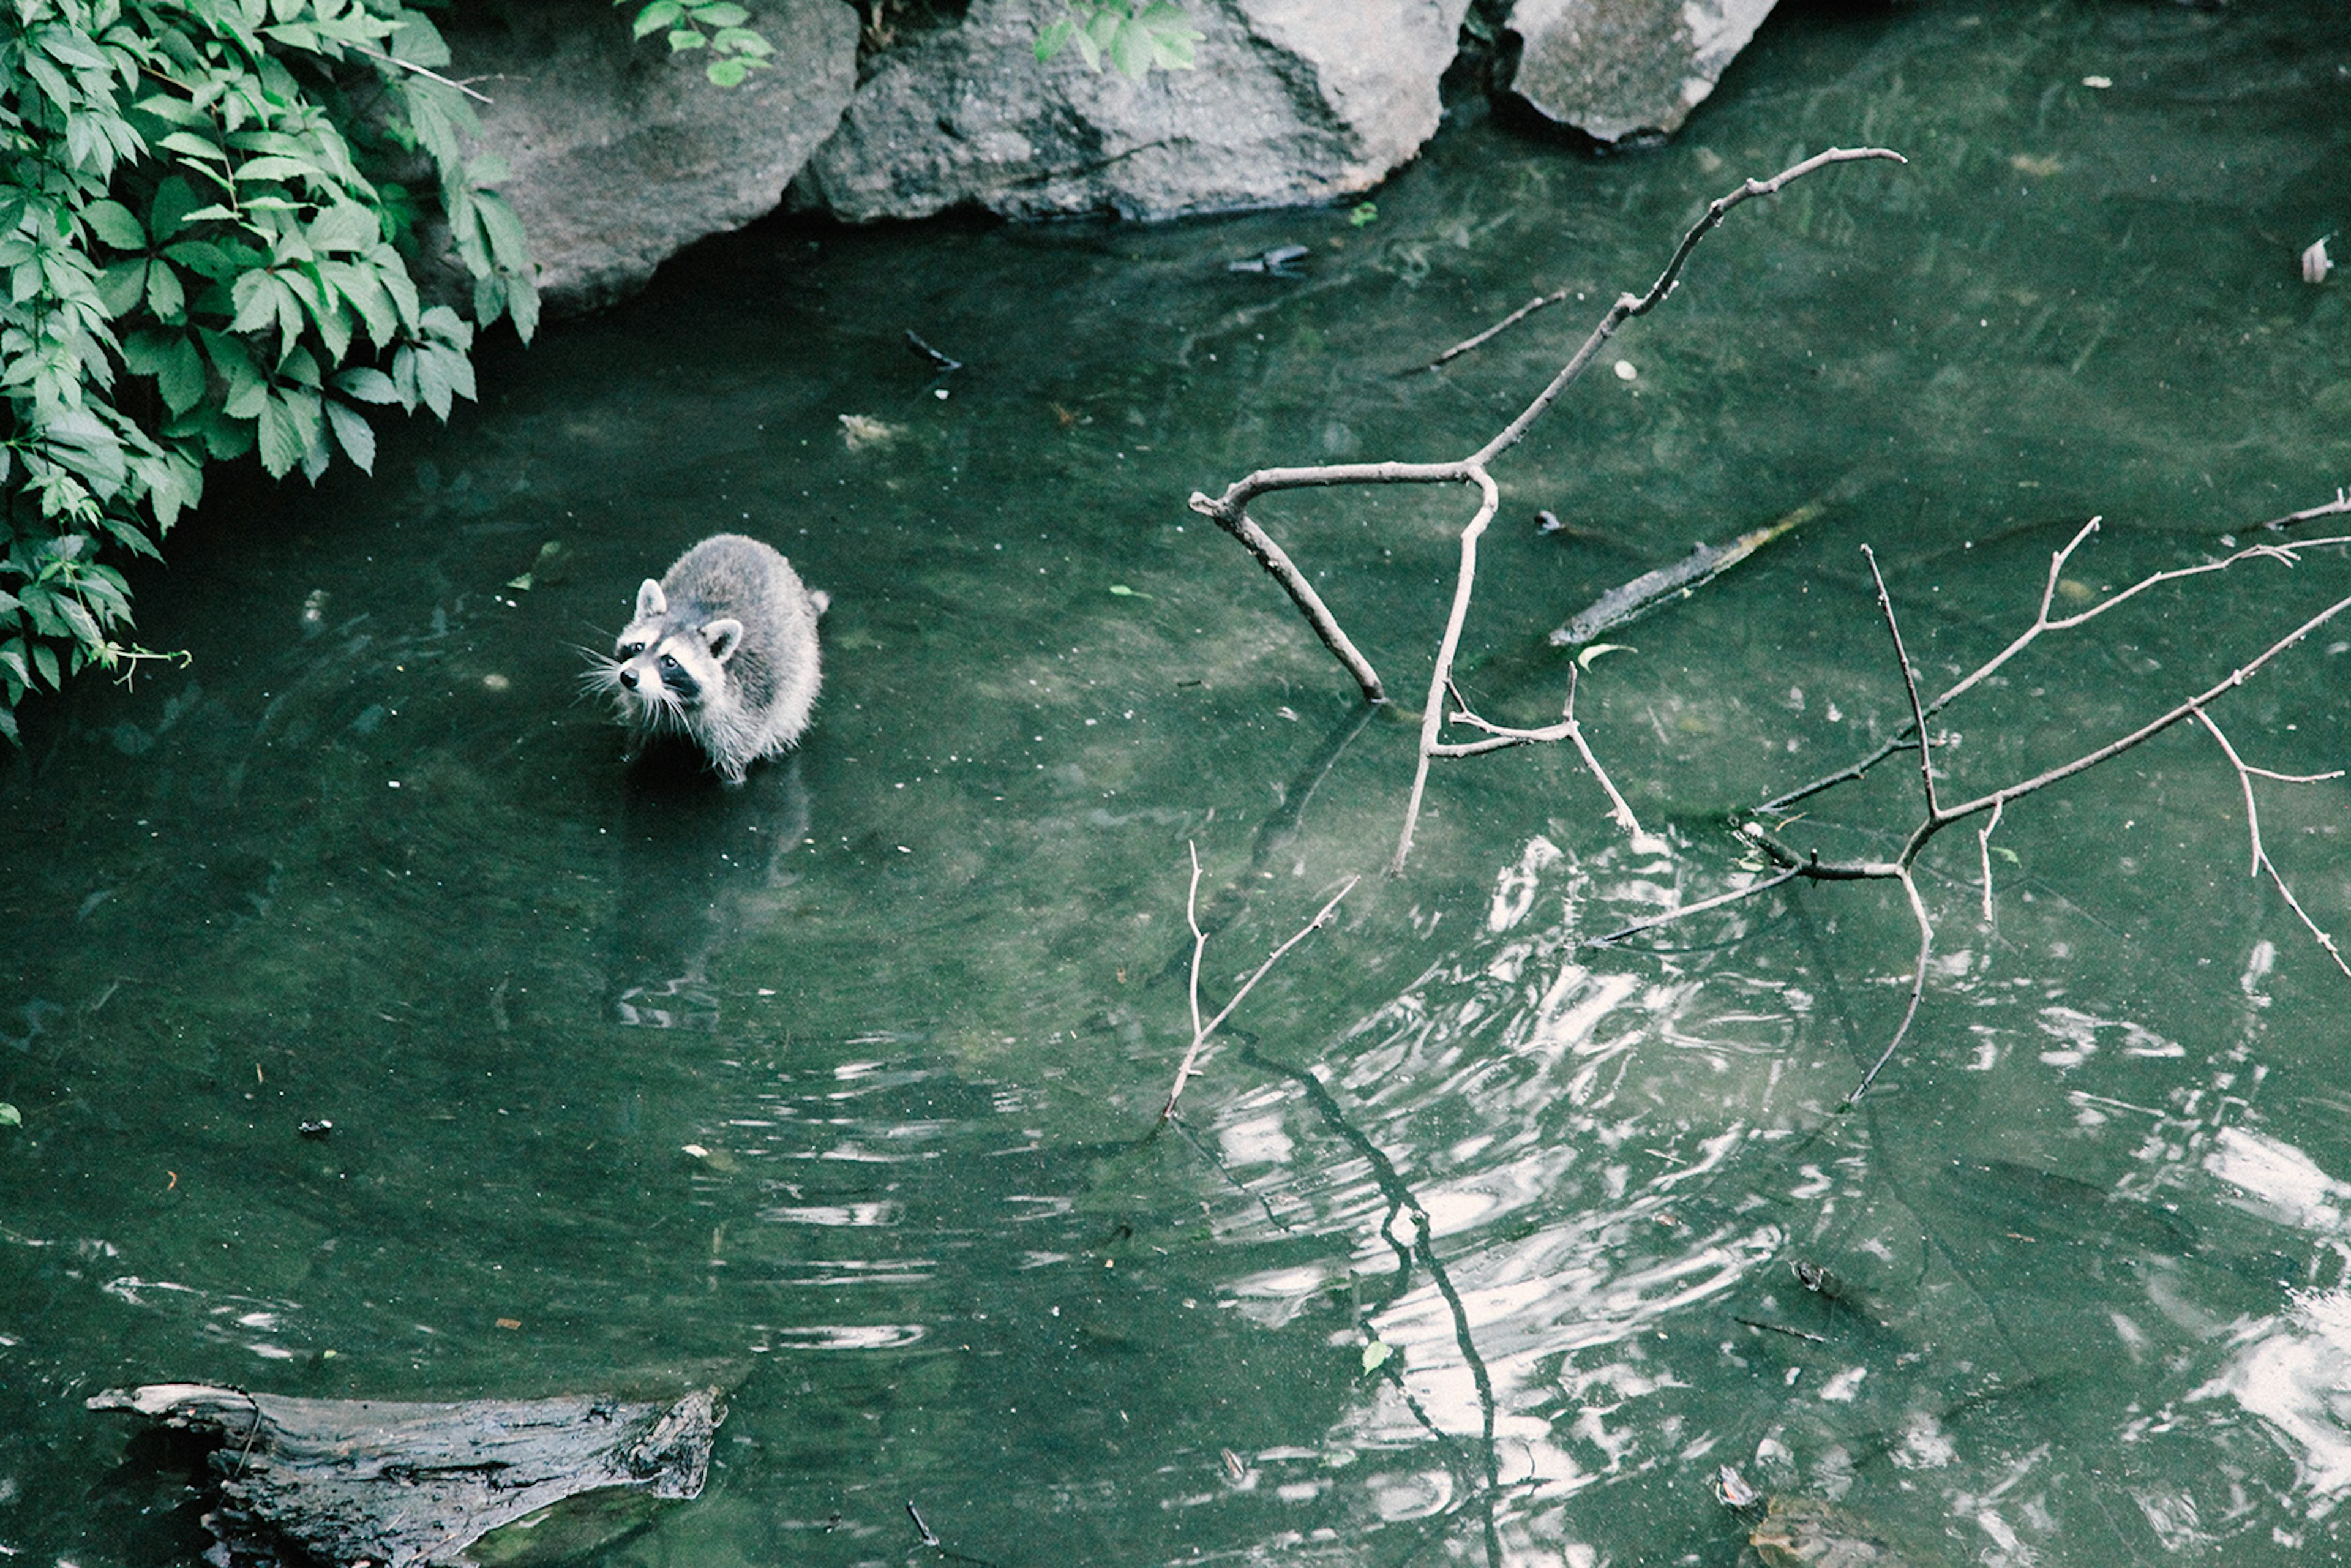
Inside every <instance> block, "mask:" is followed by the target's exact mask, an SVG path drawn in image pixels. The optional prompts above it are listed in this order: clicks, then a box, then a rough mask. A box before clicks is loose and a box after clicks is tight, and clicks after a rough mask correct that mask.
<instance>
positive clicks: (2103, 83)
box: [2082, 77, 2115, 89]
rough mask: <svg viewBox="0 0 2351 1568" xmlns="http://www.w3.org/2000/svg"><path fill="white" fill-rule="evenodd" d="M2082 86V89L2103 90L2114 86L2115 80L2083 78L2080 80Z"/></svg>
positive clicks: (2108, 78)
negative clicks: (2093, 88)
mask: <svg viewBox="0 0 2351 1568" xmlns="http://www.w3.org/2000/svg"><path fill="white" fill-rule="evenodd" d="M2082 85H2083V86H2084V87H2095V88H2098V89H2105V88H2110V87H2112V86H2114V85H2115V78H2112V77H2084V78H2082Z"/></svg>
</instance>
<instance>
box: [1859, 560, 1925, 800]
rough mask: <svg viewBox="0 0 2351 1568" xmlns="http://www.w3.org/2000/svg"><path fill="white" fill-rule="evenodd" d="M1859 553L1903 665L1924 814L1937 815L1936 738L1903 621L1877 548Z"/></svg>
mask: <svg viewBox="0 0 2351 1568" xmlns="http://www.w3.org/2000/svg"><path fill="white" fill-rule="evenodd" d="M1861 553H1862V556H1863V557H1864V559H1866V560H1867V561H1868V562H1869V579H1870V580H1871V581H1872V582H1875V583H1876V584H1877V609H1878V612H1879V613H1880V614H1882V615H1884V616H1885V617H1886V632H1887V633H1888V634H1889V635H1891V636H1892V637H1893V639H1894V657H1895V661H1896V663H1897V664H1900V665H1901V666H1902V689H1903V690H1904V691H1906V692H1907V693H1909V694H1910V725H1911V727H1912V728H1913V729H1915V730H1916V731H1917V735H1918V779H1919V781H1920V782H1921V783H1923V784H1925V785H1926V787H1927V815H1928V818H1930V819H1931V818H1935V817H1938V816H1940V815H1941V814H1942V813H1941V812H1939V811H1938V810H1936V809H1935V742H1934V737H1932V736H1930V735H1928V733H1927V710H1926V709H1925V708H1923V707H1921V706H1918V676H1917V673H1916V672H1915V671H1913V670H1912V669H1911V668H1910V653H1909V650H1907V648H1905V647H1903V646H1902V623H1901V622H1898V621H1896V619H1895V618H1894V600H1893V597H1892V596H1891V595H1889V594H1888V593H1887V592H1886V576H1885V574H1884V573H1883V572H1881V571H1879V570H1877V552H1876V550H1873V549H1870V548H1869V547H1868V546H1867V545H1864V546H1862V547H1861Z"/></svg>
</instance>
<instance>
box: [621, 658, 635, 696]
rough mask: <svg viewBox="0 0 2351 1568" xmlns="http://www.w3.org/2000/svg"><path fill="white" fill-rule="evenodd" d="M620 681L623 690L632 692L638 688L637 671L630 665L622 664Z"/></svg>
mask: <svg viewBox="0 0 2351 1568" xmlns="http://www.w3.org/2000/svg"><path fill="white" fill-rule="evenodd" d="M620 682H621V689H622V690H623V691H631V692H632V691H635V690H636V689H637V672H636V671H634V670H632V669H631V668H629V666H628V665H626V664H622V666H621V670H620Z"/></svg>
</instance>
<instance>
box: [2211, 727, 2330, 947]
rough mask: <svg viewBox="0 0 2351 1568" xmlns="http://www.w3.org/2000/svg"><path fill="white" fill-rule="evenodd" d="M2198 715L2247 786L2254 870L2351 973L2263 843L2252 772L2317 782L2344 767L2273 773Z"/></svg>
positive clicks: (2247, 820)
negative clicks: (2241, 752)
mask: <svg viewBox="0 0 2351 1568" xmlns="http://www.w3.org/2000/svg"><path fill="white" fill-rule="evenodd" d="M2196 718H2197V722H2198V723H2199V724H2201V725H2203V727H2205V728H2206V729H2207V730H2208V731H2210V733H2211V736H2212V738H2213V739H2214V740H2215V741H2218V742H2219V743H2220V751H2221V754H2222V755H2223V756H2225V757H2227V758H2228V759H2229V766H2230V767H2231V768H2235V769H2236V770H2237V782H2238V784H2239V785H2240V786H2241V788H2242V789H2244V792H2245V832H2246V835H2247V836H2248V837H2249V838H2250V839H2251V840H2252V856H2253V863H2252V870H2251V873H2250V874H2252V875H2253V876H2259V875H2261V874H2262V872H2264V871H2266V872H2268V873H2270V881H2271V882H2272V883H2274V884H2275V885H2276V887H2277V890H2278V892H2279V894H2281V895H2283V897H2284V899H2285V902H2286V907H2287V908H2289V909H2291V910H2293V911H2294V917H2295V918H2296V919H2298V920H2300V921H2301V922H2302V924H2303V926H2304V929H2306V930H2307V931H2309V933H2310V935H2311V936H2312V937H2313V938H2314V939H2315V940H2316V941H2317V943H2318V945H2319V946H2321V947H2323V948H2325V950H2326V956H2328V957H2330V958H2332V959H2334V960H2335V967H2336V968H2338V969H2340V970H2342V971H2343V972H2344V973H2345V974H2346V975H2351V964H2346V963H2345V962H2344V960H2343V950H2342V949H2341V948H2340V947H2337V946H2335V938H2334V937H2332V936H2328V935H2327V934H2326V933H2325V931H2324V930H2322V929H2320V927H2319V925H2318V922H2316V921H2315V920H2313V919H2312V918H2311V917H2310V914H2309V912H2308V911H2307V910H2305V909H2304V908H2303V906H2302V901H2301V900H2300V899H2298V898H2296V897H2294V889H2292V888H2291V887H2288V886H2287V885H2286V883H2285V876H2284V873H2282V872H2280V871H2279V870H2278V868H2277V862H2275V861H2273V860H2272V859H2270V853H2269V851H2268V850H2267V849H2265V848H2263V847H2262V812H2261V808H2260V807H2259V806H2258V805H2256V804H2254V801H2253V779H2252V776H2253V775H2254V774H2256V773H2258V774H2260V775H2261V776H2262V778H2264V779H2282V780H2284V781H2286V782H2288V783H2294V784H2315V783H2319V782H2321V781H2323V780H2325V779H2340V778H2342V777H2343V769H2342V768H2336V769H2335V771H2333V772H2332V773H2308V774H2284V773H2273V772H2271V771H2270V770H2269V769H2268V768H2255V767H2253V766H2252V765H2251V764H2250V763H2248V762H2247V761H2246V760H2245V759H2244V758H2241V757H2240V756H2238V755H2237V748H2236V747H2233V746H2231V745H2230V744H2229V737H2227V736H2225V735H2223V734H2221V733H2220V726H2219V725H2217V724H2215V723H2213V722H2212V716H2211V715H2210V714H2209V713H2206V712H2205V711H2204V710H2203V709H2202V708H2200V707H2199V708H2198V709H2197V710H2196Z"/></svg>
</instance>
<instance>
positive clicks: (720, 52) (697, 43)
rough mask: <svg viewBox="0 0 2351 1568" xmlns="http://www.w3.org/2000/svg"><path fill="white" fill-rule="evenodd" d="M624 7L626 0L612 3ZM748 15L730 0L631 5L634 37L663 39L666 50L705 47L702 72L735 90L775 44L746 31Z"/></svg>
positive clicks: (666, 0) (765, 60) (653, 0)
mask: <svg viewBox="0 0 2351 1568" xmlns="http://www.w3.org/2000/svg"><path fill="white" fill-rule="evenodd" d="M612 4H613V5H627V4H628V0H612ZM750 19H751V13H750V12H748V11H747V10H745V9H744V8H743V7H742V6H740V5H736V4H735V0H701V3H700V4H696V3H695V0H643V3H642V4H640V5H638V7H637V19H636V22H635V23H634V26H635V28H636V36H637V37H640V38H643V37H648V36H650V35H652V34H654V33H667V34H668V35H669V52H670V53H671V54H674V55H682V54H684V53H685V52H687V51H688V50H690V49H708V50H709V51H710V58H709V60H708V62H707V63H705V65H704V66H703V68H702V74H703V75H705V76H706V77H708V78H710V79H711V80H712V81H713V82H715V83H716V84H717V85H718V86H720V87H740V86H742V85H743V81H744V78H747V77H748V76H749V75H750V74H751V73H752V72H753V71H756V70H764V69H765V68H767V65H768V56H770V55H772V54H774V53H775V52H776V48H775V46H774V45H773V44H770V43H768V40H767V39H766V38H765V37H761V36H760V34H759V32H758V29H757V28H754V27H747V26H744V24H745V23H747V22H748V21H749V20H750Z"/></svg>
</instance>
